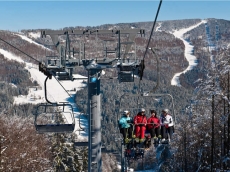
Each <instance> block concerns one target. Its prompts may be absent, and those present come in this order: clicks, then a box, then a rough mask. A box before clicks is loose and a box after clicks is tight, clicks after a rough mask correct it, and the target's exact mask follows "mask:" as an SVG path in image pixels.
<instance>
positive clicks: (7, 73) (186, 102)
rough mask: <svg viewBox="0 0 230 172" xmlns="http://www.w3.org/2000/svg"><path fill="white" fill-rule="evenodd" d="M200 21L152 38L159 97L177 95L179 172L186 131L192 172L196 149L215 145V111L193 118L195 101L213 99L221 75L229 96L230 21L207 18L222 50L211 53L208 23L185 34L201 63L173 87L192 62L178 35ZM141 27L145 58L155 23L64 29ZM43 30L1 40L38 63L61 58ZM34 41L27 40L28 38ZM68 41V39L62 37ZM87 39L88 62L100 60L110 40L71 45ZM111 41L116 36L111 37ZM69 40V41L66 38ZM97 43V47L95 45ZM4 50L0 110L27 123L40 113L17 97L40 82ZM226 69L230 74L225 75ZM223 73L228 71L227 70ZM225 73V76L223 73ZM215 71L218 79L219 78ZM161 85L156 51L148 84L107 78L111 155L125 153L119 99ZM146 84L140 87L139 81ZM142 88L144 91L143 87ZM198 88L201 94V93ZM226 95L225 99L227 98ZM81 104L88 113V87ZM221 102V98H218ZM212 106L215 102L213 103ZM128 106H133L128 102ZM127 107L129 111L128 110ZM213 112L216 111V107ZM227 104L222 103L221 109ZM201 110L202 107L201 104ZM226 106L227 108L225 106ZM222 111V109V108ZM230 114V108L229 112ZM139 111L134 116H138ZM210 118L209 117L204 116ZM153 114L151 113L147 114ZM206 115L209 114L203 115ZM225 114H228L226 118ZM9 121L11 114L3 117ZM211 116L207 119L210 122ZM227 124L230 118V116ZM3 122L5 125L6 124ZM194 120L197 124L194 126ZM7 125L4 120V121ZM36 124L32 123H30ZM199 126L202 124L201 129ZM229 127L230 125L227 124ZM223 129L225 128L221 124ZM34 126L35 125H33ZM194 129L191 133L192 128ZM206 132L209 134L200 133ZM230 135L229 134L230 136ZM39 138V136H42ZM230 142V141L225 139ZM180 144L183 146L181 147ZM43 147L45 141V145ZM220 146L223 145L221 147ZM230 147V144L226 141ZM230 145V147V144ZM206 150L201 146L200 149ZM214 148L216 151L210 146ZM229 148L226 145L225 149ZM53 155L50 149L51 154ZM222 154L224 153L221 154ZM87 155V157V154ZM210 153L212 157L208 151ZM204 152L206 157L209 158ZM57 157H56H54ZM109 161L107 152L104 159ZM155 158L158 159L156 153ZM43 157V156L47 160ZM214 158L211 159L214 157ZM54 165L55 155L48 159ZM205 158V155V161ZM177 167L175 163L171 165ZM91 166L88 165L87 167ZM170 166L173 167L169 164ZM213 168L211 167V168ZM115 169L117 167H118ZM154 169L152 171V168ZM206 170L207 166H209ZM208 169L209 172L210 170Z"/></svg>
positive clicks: (178, 24)
mask: <svg viewBox="0 0 230 172" xmlns="http://www.w3.org/2000/svg"><path fill="white" fill-rule="evenodd" d="M201 21H202V20H200V19H190V20H174V21H159V22H157V25H156V28H155V32H154V34H153V36H152V40H151V43H150V47H153V48H155V49H156V55H157V56H158V57H159V58H160V60H161V64H160V86H159V88H158V89H157V91H156V93H166V94H172V95H173V97H174V103H175V114H176V115H177V126H176V130H177V137H176V139H178V140H179V141H177V142H174V143H172V146H173V148H174V149H175V152H176V155H175V161H177V163H178V164H176V165H175V166H176V167H175V169H179V167H180V165H179V162H180V159H181V158H183V155H182V154H181V153H180V152H182V151H183V146H184V145H183V144H182V143H183V139H184V136H183V135H184V131H185V130H186V132H188V133H189V132H190V133H189V134H190V136H189V137H188V138H187V140H188V141H187V142H188V143H189V142H192V141H193V140H194V144H193V145H189V144H188V145H187V146H188V147H189V151H188V153H190V156H191V159H192V160H193V161H194V162H190V163H189V164H190V165H189V167H188V168H189V169H190V170H192V166H193V165H194V166H195V167H196V168H198V167H197V166H198V164H199V162H198V163H197V161H199V160H197V156H196V153H197V152H195V153H193V150H194V149H195V148H196V149H197V150H200V149H199V146H200V145H202V146H203V145H205V143H206V142H207V145H209V146H210V144H209V143H208V141H209V140H211V137H209V136H210V135H211V134H210V133H211V131H210V130H208V129H210V128H211V126H210V124H211V122H210V119H211V117H210V111H209V112H207V111H206V110H205V109H201V111H200V112H199V108H197V107H196V114H194V115H193V116H192V117H191V116H190V111H189V110H188V109H190V108H191V106H192V103H193V102H196V101H198V100H199V99H200V98H202V100H203V99H207V100H210V94H211V93H210V90H208V89H206V87H205V86H210V84H211V82H210V80H213V78H211V77H214V76H216V75H217V74H218V76H219V75H220V76H219V77H218V78H219V81H220V84H221V86H220V87H221V90H222V91H223V92H222V93H221V94H222V95H227V94H228V90H227V87H228V84H227V83H226V82H227V81H226V80H227V72H226V70H227V69H226V68H227V67H226V64H228V63H229V62H228V61H229V59H228V58H227V59H226V60H227V62H223V61H224V60H223V59H224V58H225V57H226V56H227V55H229V51H230V21H226V20H221V19H206V22H207V25H209V29H210V37H211V41H212V43H213V44H215V45H216V47H218V49H216V50H214V51H209V46H208V45H207V44H208V42H207V37H206V30H205V24H200V25H199V26H198V27H196V28H194V29H192V30H191V31H189V32H187V33H186V34H184V35H183V38H184V39H185V40H186V41H188V42H189V43H190V44H191V45H193V46H194V51H193V52H192V54H193V55H194V56H195V57H196V58H197V65H196V66H195V67H194V68H193V69H192V70H190V71H188V72H186V73H184V74H181V75H180V77H179V80H180V84H181V87H178V86H172V85H171V80H172V78H173V76H174V75H175V74H176V73H178V72H182V71H184V70H185V69H186V68H187V67H188V65H189V63H188V61H187V60H186V58H185V45H184V43H183V41H182V40H181V39H178V38H177V37H175V36H174V34H173V33H174V31H176V30H180V29H185V28H189V27H191V26H194V25H195V24H197V23H199V22H201ZM217 24H218V27H219V38H218V41H217V39H216V25H217ZM131 27H132V28H140V29H145V31H146V34H145V36H144V37H141V36H138V37H136V39H135V43H136V45H137V56H139V57H143V54H144V52H145V49H146V44H147V41H148V38H149V34H150V30H151V27H152V22H138V23H120V24H116V25H111V24H106V25H101V26H95V27H86V28H84V27H81V26H76V27H74V28H73V27H72V28H68V27H66V28H63V30H67V29H130V28H131ZM39 33H40V30H23V31H22V33H13V32H9V31H2V30H1V31H0V38H2V39H4V40H5V41H7V42H9V43H11V44H12V45H14V46H15V47H17V48H19V49H20V50H22V51H23V52H26V53H27V54H29V55H30V56H32V57H33V58H34V59H36V60H38V61H44V60H45V56H46V55H50V54H56V52H54V51H52V50H53V47H52V46H51V39H50V38H49V37H46V38H41V37H39ZM25 36H26V37H27V38H28V39H26V37H25ZM61 39H62V38H61ZM81 39H84V41H85V42H87V43H88V45H87V47H86V53H87V54H88V56H87V58H91V57H92V54H93V53H94V52H96V54H97V55H98V56H102V55H103V53H102V52H101V51H98V49H99V47H100V46H102V44H101V42H100V39H104V38H102V37H100V36H98V37H96V36H89V37H84V38H72V39H71V41H72V42H71V43H72V44H73V46H75V47H77V46H79V41H80V40H81ZM107 39H110V38H107ZM63 41H64V40H63ZM95 42H96V43H95ZM0 50H1V51H3V50H4V51H8V52H11V53H13V54H15V55H17V56H20V57H21V58H22V59H23V60H24V61H28V62H31V63H37V62H36V61H34V60H32V59H31V58H29V57H27V56H26V55H24V54H22V53H20V52H19V51H18V50H16V49H15V48H13V47H11V46H9V45H7V44H5V43H4V42H2V41H0ZM1 51H0V58H1V64H2V65H1V72H0V78H1V80H0V81H1V83H0V86H1V88H2V91H1V92H0V98H1V99H0V100H1V102H0V112H1V114H7V115H9V116H13V115H16V116H20V117H22V118H23V119H24V118H25V117H26V118H27V117H28V116H29V117H32V114H33V112H34V107H33V106H32V105H15V104H13V102H14V100H13V96H19V95H27V94H28V92H29V87H31V86H37V85H38V84H39V83H38V81H36V79H34V80H33V81H32V80H31V76H30V74H29V72H28V71H27V70H25V69H24V66H23V64H21V63H18V62H16V61H9V60H7V59H5V58H4V55H3V54H2V53H1ZM210 54H214V55H215V57H216V63H217V66H218V70H214V69H212V66H211V60H210ZM224 69H225V72H223V71H224ZM222 70H223V71H222ZM220 71H221V72H220ZM74 73H75V74H81V75H84V76H87V71H86V70H85V69H83V68H82V67H77V68H75V69H74ZM105 73H106V74H105V76H103V77H111V76H113V77H115V76H116V74H117V73H116V71H114V70H112V69H111V70H110V69H109V70H106V71H105ZM214 73H215V75H214ZM156 81H157V73H156V60H155V57H154V56H153V55H152V53H151V52H148V53H147V56H146V58H145V70H144V77H143V80H142V81H141V82H140V81H139V79H138V78H137V79H135V82H134V83H119V82H118V80H116V79H114V80H105V79H104V80H101V94H102V96H101V97H102V98H101V99H102V100H101V101H102V103H101V104H102V107H103V108H102V119H103V120H102V144H103V146H104V147H105V153H111V152H119V149H118V148H119V146H120V142H116V141H115V140H116V139H117V138H119V137H120V134H119V133H118V132H117V119H116V115H117V114H118V113H119V112H118V109H117V108H116V107H115V100H119V99H120V97H121V96H122V95H123V94H124V93H130V94H135V93H137V92H138V91H139V90H140V89H141V90H144V91H149V90H150V89H152V88H154V87H155V86H156ZM139 82H140V83H139ZM139 86H140V87H139ZM197 90H198V91H197ZM201 90H206V91H207V92H205V96H204V92H202V91H201ZM221 94H220V95H221ZM202 96H204V97H202ZM75 101H76V104H77V107H78V109H79V111H82V112H84V113H86V112H87V109H86V108H87V87H86V88H84V89H82V90H79V91H78V92H77V94H76V97H75ZM151 101H152V100H147V102H149V106H152V107H154V108H156V109H157V110H158V113H160V111H161V109H163V108H165V107H168V108H172V105H171V104H170V101H169V100H168V99H161V100H160V101H159V102H157V103H156V102H153V101H152V102H151ZM216 101H219V102H218V103H220V102H221V100H219V99H218V100H216ZM209 103H210V102H209ZM127 104H128V103H127ZM127 104H125V103H124V104H123V105H124V107H127V106H128V105H127ZM129 105H130V106H135V105H136V104H135V103H134V101H133V100H130V102H129ZM208 105H209V108H207V109H209V110H210V109H211V106H210V104H208ZM216 106H218V105H216ZM222 106H223V105H222V104H221V105H220V107H222ZM199 107H200V106H199ZM224 107H225V105H224ZM216 108H217V107H216ZM225 110H226V109H225ZM134 113H135V112H133V114H132V115H135V114H134ZM202 113H204V114H207V115H203V114H202ZM147 115H149V114H147ZM202 115H203V116H202ZM221 115H222V114H221V113H220V114H219V113H218V112H217V113H216V117H219V118H221V117H222V116H221ZM224 115H225V114H224ZM1 117H4V118H5V116H1ZM199 118H200V119H202V120H207V121H208V122H206V123H210V124H207V125H208V126H209V127H208V129H206V128H205V129H204V128H203V125H202V121H199V120H198V119H199ZM206 118H207V119H206ZM219 118H218V119H216V122H217V123H218V124H220V125H221V122H220V121H219ZM225 120H226V117H225ZM1 122H2V121H1ZM190 122H191V123H192V122H194V125H193V124H191V123H190ZM3 123H4V120H3ZM31 123H32V120H31V121H30V124H31ZM195 124H196V126H195ZM226 125H227V124H226ZM221 126H222V125H221ZM30 127H31V126H30ZM189 127H190V128H192V127H193V128H192V130H191V131H189V129H190V128H189ZM224 127H225V128H223V126H222V128H221V129H222V131H223V130H224V129H225V130H226V126H224ZM198 131H203V132H200V133H199V132H198ZM205 132H206V133H209V136H207V137H208V139H207V140H205V141H203V140H199V139H198V138H199V137H200V136H202V137H203V136H204V135H205V134H204V133H205ZM226 135H227V134H225V136H226ZM228 137H229V135H228ZM37 139H39V138H37ZM224 141H226V140H224ZM177 143H181V144H178V145H177ZM39 144H40V143H39ZM44 144H48V145H49V144H50V143H49V142H48V141H46V140H45V143H44ZM215 144H216V145H218V142H216V143H215ZM225 144H227V143H225ZM225 146H226V145H225ZM200 147H201V146H200ZM208 148H210V147H208ZM208 148H207V147H204V149H205V150H208ZM225 149H226V147H225ZM46 151H48V150H46ZM216 151H217V152H218V151H219V150H216ZM83 154H84V153H83ZM206 154H208V153H207V152H206ZM206 154H204V155H206ZM53 156H54V155H53ZM104 156H105V157H107V154H105V155H104ZM154 156H155V155H154ZM41 157H42V156H41ZM209 157H210V156H209ZM45 158H47V159H49V161H52V158H51V157H50V155H49V156H48V157H45ZM199 158H201V157H199ZM173 161H174V160H173ZM205 161H209V162H210V158H208V157H206V158H205V156H204V158H203V161H202V163H203V166H205ZM106 163H107V164H112V165H111V166H112V168H114V169H115V168H116V167H114V165H115V164H114V162H112V161H111V162H106ZM171 163H172V162H171ZM46 165H47V169H48V168H49V167H50V166H49V165H50V164H49V163H47V164H46ZM84 165H85V164H84V163H83V164H82V166H84ZM169 165H170V163H169ZM207 166H208V165H207ZM112 168H111V169H112ZM149 168H151V167H149ZM205 168H206V166H205ZM205 168H204V170H205Z"/></svg>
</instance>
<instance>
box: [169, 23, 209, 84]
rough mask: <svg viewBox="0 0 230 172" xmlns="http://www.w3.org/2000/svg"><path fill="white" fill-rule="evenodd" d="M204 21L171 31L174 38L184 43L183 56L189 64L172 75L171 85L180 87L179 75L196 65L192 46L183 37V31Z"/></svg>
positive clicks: (191, 28) (187, 30)
mask: <svg viewBox="0 0 230 172" xmlns="http://www.w3.org/2000/svg"><path fill="white" fill-rule="evenodd" d="M204 23H206V21H205V20H202V21H201V22H199V23H198V24H195V25H193V26H190V27H188V28H183V29H180V30H176V31H174V32H172V34H173V35H174V36H175V37H176V38H178V39H180V40H182V41H183V43H184V45H185V51H184V56H185V58H186V59H187V61H188V62H189V65H188V67H187V68H186V69H185V70H184V71H182V72H179V73H176V74H175V75H174V76H173V78H172V80H171V85H175V86H179V87H181V84H180V80H179V77H180V75H181V74H183V73H186V72H187V71H189V70H192V69H193V68H194V67H195V66H197V58H196V56H194V55H193V51H194V46H192V45H191V44H190V43H189V42H188V41H186V40H185V39H184V38H183V35H184V34H185V33H187V32H189V31H190V30H193V29H195V28H197V27H198V26H200V25H201V24H204Z"/></svg>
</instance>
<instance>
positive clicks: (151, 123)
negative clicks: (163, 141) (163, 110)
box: [147, 110, 161, 139]
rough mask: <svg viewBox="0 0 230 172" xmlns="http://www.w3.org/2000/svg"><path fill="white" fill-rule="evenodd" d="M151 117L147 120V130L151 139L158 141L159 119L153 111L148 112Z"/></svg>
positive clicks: (159, 136)
mask: <svg viewBox="0 0 230 172" xmlns="http://www.w3.org/2000/svg"><path fill="white" fill-rule="evenodd" d="M150 113H151V116H150V117H149V119H148V120H147V130H148V131H149V133H150V135H151V138H154V139H156V138H157V137H158V138H159V139H160V138H161V135H160V119H159V118H158V117H157V112H156V111H155V110H151V111H150Z"/></svg>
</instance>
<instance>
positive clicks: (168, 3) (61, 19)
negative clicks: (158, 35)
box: [0, 0, 230, 31]
mask: <svg viewBox="0 0 230 172" xmlns="http://www.w3.org/2000/svg"><path fill="white" fill-rule="evenodd" d="M158 4H159V1H156V0H152V1H151V0H148V1H136V0H135V1H121V0H119V1H32V0H31V1H19V0H18V1H16V0H15V1H1V0H0V30H10V31H19V30H22V29H61V28H63V27H68V26H98V25H102V24H116V23H130V22H143V21H153V20H154V18H155V14H156V11H157V7H158ZM193 18H200V19H205V18H217V19H226V20H230V0H225V1H213V0H212V1H208V0H206V1H198V0H193V1H187V0H184V1H182V0H179V1H173V0H163V3H162V6H161V10H160V13H159V16H158V21H163V20H177V19H193Z"/></svg>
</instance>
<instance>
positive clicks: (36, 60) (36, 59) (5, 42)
mask: <svg viewBox="0 0 230 172" xmlns="http://www.w3.org/2000/svg"><path fill="white" fill-rule="evenodd" d="M0 40H1V41H3V42H5V43H6V44H8V45H10V46H11V47H13V48H15V49H16V50H18V51H20V52H21V53H23V54H25V55H27V56H28V57H30V58H31V59H33V60H35V61H36V62H38V63H41V62H40V61H38V60H37V59H35V58H33V57H32V56H30V55H29V54H27V53H25V52H24V51H22V50H20V49H18V48H17V47H15V46H13V45H12V44H10V43H9V42H7V41H5V40H3V39H2V38H0Z"/></svg>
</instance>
